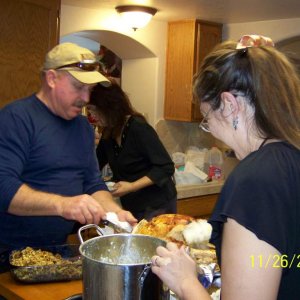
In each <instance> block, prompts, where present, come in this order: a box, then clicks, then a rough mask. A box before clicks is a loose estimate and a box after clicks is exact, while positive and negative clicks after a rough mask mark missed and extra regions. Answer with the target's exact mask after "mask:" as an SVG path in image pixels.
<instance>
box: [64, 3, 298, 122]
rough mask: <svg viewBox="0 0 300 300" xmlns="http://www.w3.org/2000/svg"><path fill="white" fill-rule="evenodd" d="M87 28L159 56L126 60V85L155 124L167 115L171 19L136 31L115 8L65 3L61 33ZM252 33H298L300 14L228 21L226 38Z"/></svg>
mask: <svg viewBox="0 0 300 300" xmlns="http://www.w3.org/2000/svg"><path fill="white" fill-rule="evenodd" d="M83 30H109V31H114V32H118V33H121V34H123V35H125V36H128V37H129V38H132V39H135V40H136V41H138V42H139V43H141V44H143V45H144V46H145V47H147V48H149V50H151V51H152V52H153V53H154V54H155V56H156V57H155V58H151V59H133V60H131V59H130V60H125V61H123V79H122V87H123V89H124V90H125V91H127V92H128V93H129V94H130V98H131V100H132V102H133V104H134V106H135V107H136V109H137V110H139V111H141V112H144V113H146V114H147V115H148V120H149V121H150V123H151V124H152V125H154V124H156V122H157V121H158V120H159V119H161V118H163V103H164V87H165V64H166V55H165V53H166V43H167V23H166V22H161V21H154V20H152V21H151V22H150V23H149V24H148V25H147V26H146V27H145V28H143V29H140V30H137V31H136V32H134V31H133V30H131V29H128V28H124V26H123V25H122V24H121V23H120V20H119V17H118V15H117V13H116V12H115V11H114V10H101V11H99V10H92V9H86V8H78V7H72V6H65V5H62V9H61V24H60V35H61V36H64V35H67V34H70V33H74V32H78V31H83ZM250 33H257V34H262V35H266V36H270V37H271V38H272V39H273V40H274V42H276V41H279V40H282V39H286V38H289V37H293V36H297V35H300V18H297V19H287V20H273V21H261V22H251V23H236V24H225V25H224V28H223V40H226V39H233V40H237V39H239V38H240V37H241V36H242V35H243V34H250ZM100 43H101V41H100ZM124 47H126V45H124ZM112 50H114V49H112Z"/></svg>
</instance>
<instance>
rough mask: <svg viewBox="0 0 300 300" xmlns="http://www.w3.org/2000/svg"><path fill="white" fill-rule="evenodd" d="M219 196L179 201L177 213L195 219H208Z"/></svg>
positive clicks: (213, 195)
mask: <svg viewBox="0 0 300 300" xmlns="http://www.w3.org/2000/svg"><path fill="white" fill-rule="evenodd" d="M218 197H219V194H211V195H203V196H197V197H191V198H186V199H179V200H177V213H178V214H182V215H188V216H192V217H195V218H202V219H208V218H209V217H210V215H211V213H212V211H213V209H214V207H215V204H216V201H217V199H218Z"/></svg>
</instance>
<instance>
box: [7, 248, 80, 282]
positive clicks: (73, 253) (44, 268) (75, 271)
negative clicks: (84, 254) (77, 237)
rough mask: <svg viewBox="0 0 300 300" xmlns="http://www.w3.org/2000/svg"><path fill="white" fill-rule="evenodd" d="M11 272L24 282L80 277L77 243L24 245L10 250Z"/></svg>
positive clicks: (67, 279)
mask: <svg viewBox="0 0 300 300" xmlns="http://www.w3.org/2000/svg"><path fill="white" fill-rule="evenodd" d="M9 261H10V265H11V270H10V271H11V274H12V276H13V278H14V279H16V280H17V281H21V282H24V283H38V282H52V281H70V280H78V279H81V278H82V260H81V256H80V253H79V245H75V244H72V245H71V244H70V245H58V246H47V247H26V248H22V249H18V250H14V251H12V252H11V254H10V257H9Z"/></svg>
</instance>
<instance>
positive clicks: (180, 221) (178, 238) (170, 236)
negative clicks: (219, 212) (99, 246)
mask: <svg viewBox="0 0 300 300" xmlns="http://www.w3.org/2000/svg"><path fill="white" fill-rule="evenodd" d="M211 231H212V228H211V225H210V224H209V223H208V222H207V220H204V219H195V218H193V217H190V216H186V215H180V214H164V215H159V216H157V217H154V218H153V219H152V220H151V221H147V220H141V221H140V222H139V223H138V224H137V226H136V227H135V228H134V229H133V233H139V234H146V235H151V236H155V237H158V238H162V239H164V240H166V241H170V242H175V243H177V244H178V245H186V246H190V247H194V248H207V244H208V241H209V239H210V236H211Z"/></svg>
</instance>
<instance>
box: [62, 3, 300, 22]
mask: <svg viewBox="0 0 300 300" xmlns="http://www.w3.org/2000/svg"><path fill="white" fill-rule="evenodd" d="M61 3H62V4H63V5H71V6H77V7H84V8H91V9H112V10H114V8H115V7H116V6H118V5H125V4H140V5H145V6H152V7H155V8H157V9H158V12H157V13H156V15H155V16H154V19H155V20H162V21H171V20H181V19H192V18H198V19H201V20H207V21H214V22H219V23H243V22H255V21H263V20H278V19H290V18H300V0H135V1H133V0H61Z"/></svg>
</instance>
